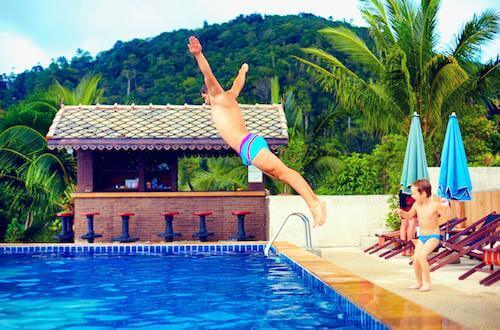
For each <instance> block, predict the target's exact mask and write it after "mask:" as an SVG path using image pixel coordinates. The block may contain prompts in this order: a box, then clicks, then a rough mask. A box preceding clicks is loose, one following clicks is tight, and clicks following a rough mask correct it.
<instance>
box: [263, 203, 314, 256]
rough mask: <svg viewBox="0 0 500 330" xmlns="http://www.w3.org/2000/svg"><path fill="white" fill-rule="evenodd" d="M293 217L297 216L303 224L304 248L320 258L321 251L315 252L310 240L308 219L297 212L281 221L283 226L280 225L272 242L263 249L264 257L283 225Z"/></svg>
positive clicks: (267, 254)
mask: <svg viewBox="0 0 500 330" xmlns="http://www.w3.org/2000/svg"><path fill="white" fill-rule="evenodd" d="M293 216H297V217H298V218H299V219H300V220H302V222H303V223H304V229H305V235H306V237H305V238H306V246H305V249H306V250H307V251H309V252H311V253H313V254H315V255H317V256H320V257H321V251H320V250H315V249H314V248H313V246H312V239H311V224H310V222H309V218H308V217H306V216H305V215H304V214H303V213H299V212H295V213H291V214H290V215H288V217H286V219H285V221H283V224H282V225H281V227H280V229H278V231H277V232H276V234H274V237H273V239H272V240H270V241H269V243H267V245H266V247H265V249H264V254H265V255H266V256H269V251H270V250H271V246H272V245H273V243H274V241H275V240H276V238H277V237H278V235H279V234H280V233H281V230H282V229H283V227H284V226H285V223H286V222H287V221H288V219H290V218H291V217H293Z"/></svg>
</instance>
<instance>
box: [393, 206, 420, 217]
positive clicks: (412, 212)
mask: <svg viewBox="0 0 500 330" xmlns="http://www.w3.org/2000/svg"><path fill="white" fill-rule="evenodd" d="M394 212H395V213H397V214H399V216H400V217H403V218H406V219H411V218H413V217H414V216H416V215H417V210H416V209H415V204H413V206H412V207H411V209H410V210H409V211H408V212H406V211H404V210H402V209H396V210H394Z"/></svg>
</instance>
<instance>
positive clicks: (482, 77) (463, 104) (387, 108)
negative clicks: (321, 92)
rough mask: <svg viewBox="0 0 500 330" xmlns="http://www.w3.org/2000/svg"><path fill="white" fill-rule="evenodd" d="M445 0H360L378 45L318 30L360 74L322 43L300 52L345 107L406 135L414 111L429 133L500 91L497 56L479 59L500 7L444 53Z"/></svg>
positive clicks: (374, 125)
mask: <svg viewBox="0 0 500 330" xmlns="http://www.w3.org/2000/svg"><path fill="white" fill-rule="evenodd" d="M439 5H440V1H439V0H422V1H421V4H420V5H419V6H418V5H416V4H415V3H414V2H413V1H409V0H362V1H361V12H362V15H363V18H364V20H365V21H366V22H367V23H368V25H369V32H370V35H371V37H372V39H373V43H374V47H373V50H371V49H370V48H369V47H368V46H367V44H366V43H365V42H364V41H363V40H362V39H361V38H359V37H358V36H357V35H356V34H355V33H354V32H353V31H351V30H349V29H347V28H345V27H334V28H332V27H329V28H325V29H322V30H320V31H319V32H320V33H321V34H322V35H323V36H324V37H325V38H326V40H327V41H328V42H330V43H331V44H332V45H333V46H334V47H335V49H337V50H339V51H340V52H343V53H345V54H346V55H347V57H348V58H349V59H350V60H351V61H352V62H354V63H356V64H357V67H360V68H362V69H363V70H364V72H370V76H369V77H368V78H365V77H364V74H363V72H362V71H358V72H355V71H353V70H351V69H350V68H349V67H348V66H347V65H346V64H344V63H342V62H341V61H340V60H339V59H338V58H337V57H335V56H333V55H331V54H329V53H327V52H325V51H323V50H321V49H318V48H305V49H303V51H304V52H305V53H306V54H308V55H310V56H311V57H312V60H308V59H304V58H300V57H296V58H297V59H298V60H299V61H301V62H302V63H305V64H306V65H307V67H308V68H309V69H310V70H311V71H312V72H313V73H314V75H315V78H316V79H317V80H318V82H319V83H320V84H321V86H322V87H323V88H324V89H325V90H326V91H329V92H332V93H334V95H335V97H336V99H337V100H338V101H339V103H340V104H341V105H342V106H343V107H344V108H346V109H350V110H357V109H359V110H360V111H361V112H362V113H363V114H364V117H365V118H366V120H367V123H368V125H369V127H370V128H371V129H372V130H373V131H374V132H376V133H378V134H386V133H391V132H396V133H400V132H401V131H402V130H404V129H406V128H407V126H408V125H401V123H402V122H403V123H409V118H410V117H411V114H412V113H413V112H414V111H416V112H418V113H419V114H420V116H421V118H422V129H423V131H424V134H426V135H427V137H430V138H432V136H433V135H434V134H435V133H436V131H438V130H442V128H443V122H446V121H445V119H446V118H447V116H448V115H449V114H450V113H451V112H452V111H466V110H467V106H468V105H469V104H471V103H472V102H477V101H478V100H479V99H483V100H484V99H489V98H491V97H493V96H494V95H495V94H498V86H499V84H498V80H499V75H498V68H499V59H498V57H497V59H495V60H491V61H489V62H488V63H486V64H479V63H478V57H479V54H480V53H479V52H480V47H481V46H482V45H484V44H486V43H487V42H488V41H491V40H492V39H494V37H495V35H496V33H497V32H498V24H499V18H500V17H499V13H498V12H495V11H493V10H487V11H485V12H484V13H482V14H480V15H474V17H473V18H472V20H471V21H470V22H468V23H467V24H465V26H464V27H463V28H462V30H461V31H460V32H459V34H458V36H457V37H456V40H455V42H454V43H453V44H452V46H451V47H450V48H449V49H448V50H447V51H444V52H441V53H440V52H438V50H437V40H438V33H437V31H436V22H437V13H438V10H439Z"/></svg>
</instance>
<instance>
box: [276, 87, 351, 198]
mask: <svg viewBox="0 0 500 330" xmlns="http://www.w3.org/2000/svg"><path fill="white" fill-rule="evenodd" d="M270 86H271V88H270V89H271V103H279V102H280V95H279V92H280V86H279V82H278V78H277V77H274V78H272V79H271V85H270ZM281 103H282V104H283V107H284V110H285V116H286V120H287V124H288V135H289V144H288V147H287V148H283V149H282V150H281V151H280V158H281V160H282V161H283V162H284V163H285V164H286V165H287V166H289V167H291V168H293V169H294V170H296V171H297V172H299V173H300V174H301V175H303V176H304V178H305V179H306V180H307V181H308V182H309V183H310V184H311V186H312V187H313V188H314V187H315V186H317V185H318V184H319V183H320V182H322V181H324V179H325V177H327V176H329V175H331V174H332V173H334V172H336V171H338V170H339V169H340V168H341V166H342V162H341V161H340V159H339V158H337V157H336V156H337V154H338V153H339V152H338V151H337V146H336V144H337V143H336V140H335V138H334V132H333V129H332V127H333V122H334V121H335V120H336V119H337V116H338V114H339V111H338V108H337V106H336V105H335V104H332V105H331V106H330V107H329V108H328V109H326V110H324V111H323V112H321V113H320V114H319V115H317V116H314V117H312V118H311V119H309V118H308V117H307V116H306V115H305V114H304V113H303V111H302V109H300V107H299V106H298V105H297V102H296V100H295V95H294V93H293V91H292V90H288V91H286V92H285V93H284V95H282V96H281ZM270 188H271V189H272V190H274V191H276V192H280V193H291V191H292V189H291V187H289V186H287V185H285V184H283V183H282V182H280V181H277V180H274V179H271V185H270Z"/></svg>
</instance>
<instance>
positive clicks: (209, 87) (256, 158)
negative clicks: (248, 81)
mask: <svg viewBox="0 0 500 330" xmlns="http://www.w3.org/2000/svg"><path fill="white" fill-rule="evenodd" d="M188 49H189V52H190V53H191V54H192V55H193V56H194V58H195V59H196V62H197V63H198V66H199V68H200V71H201V73H202V74H203V77H204V78H205V86H206V91H204V89H202V92H201V96H202V97H203V99H204V100H205V103H206V104H209V105H210V106H211V109H212V118H213V121H214V123H215V127H216V128H217V130H218V132H219V134H220V135H221V137H222V138H223V139H224V141H226V143H227V144H229V146H230V147H231V148H233V149H234V150H235V151H236V152H237V153H239V155H240V157H241V159H242V161H243V164H245V165H247V166H249V165H251V164H253V165H254V166H256V167H257V168H258V169H260V170H261V171H262V172H264V173H265V174H267V175H269V176H272V177H274V178H276V179H278V180H280V181H282V182H285V183H287V184H289V185H290V186H291V187H292V188H293V189H295V191H297V192H298V193H299V194H300V195H301V196H302V198H304V200H305V202H306V203H307V206H308V207H309V209H310V210H311V213H312V216H313V220H314V221H313V225H314V226H317V225H322V224H324V223H325V221H326V203H325V202H323V201H321V200H319V198H318V197H317V196H316V194H315V193H314V191H313V190H312V189H311V187H310V186H309V184H308V183H307V182H306V181H305V180H304V178H303V177H302V176H301V175H300V174H299V173H297V172H296V171H294V170H292V169H290V168H288V167H287V166H286V165H285V164H283V162H282V161H281V160H280V159H279V158H278V157H276V156H275V155H274V154H273V153H272V152H271V151H270V150H269V146H268V145H267V142H266V140H264V138H263V137H261V136H258V135H255V134H250V133H249V132H248V130H247V128H246V125H245V122H244V121H243V116H242V115H241V110H240V107H239V104H238V101H237V100H236V99H237V97H238V95H239V94H240V92H241V90H242V89H243V85H244V84H245V76H246V73H247V71H248V64H246V63H244V64H243V65H242V66H241V69H240V70H239V72H238V75H237V76H236V79H235V80H234V82H233V86H232V87H231V89H229V90H227V91H225V90H224V89H223V88H222V87H221V86H220V84H219V82H218V81H217V79H216V78H215V76H214V74H213V73H212V70H211V69H210V65H209V64H208V61H207V59H206V58H205V56H204V55H203V53H202V52H201V50H202V47H201V44H200V41H199V40H198V39H197V38H196V37H193V36H191V37H190V38H189V44H188Z"/></svg>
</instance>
